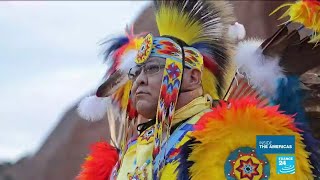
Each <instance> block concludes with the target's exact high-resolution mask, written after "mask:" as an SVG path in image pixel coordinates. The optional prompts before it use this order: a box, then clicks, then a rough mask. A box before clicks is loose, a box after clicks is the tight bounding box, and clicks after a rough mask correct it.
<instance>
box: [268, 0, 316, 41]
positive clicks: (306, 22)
mask: <svg viewBox="0 0 320 180" xmlns="http://www.w3.org/2000/svg"><path fill="white" fill-rule="evenodd" d="M284 7H288V9H287V11H286V12H285V13H284V14H283V15H282V16H281V17H280V18H279V19H282V18H285V17H288V16H289V20H288V21H287V22H296V23H300V24H302V25H303V26H304V27H306V28H309V29H311V30H313V31H314V35H313V37H312V38H311V40H310V42H311V43H315V42H319V41H320V34H319V33H320V1H319V0H300V1H297V2H295V3H285V4H283V5H281V6H279V7H278V8H277V9H275V10H274V11H273V12H272V13H271V14H274V13H275V12H277V11H279V10H280V9H282V8H284ZM287 22H286V23H287Z"/></svg>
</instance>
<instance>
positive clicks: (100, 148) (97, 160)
mask: <svg viewBox="0 0 320 180" xmlns="http://www.w3.org/2000/svg"><path fill="white" fill-rule="evenodd" d="M90 150H91V152H90V154H89V156H87V158H86V159H85V161H84V163H83V164H82V165H81V172H80V173H79V175H78V176H77V177H76V179H77V180H93V179H94V180H106V179H109V178H110V176H111V173H112V170H113V167H114V166H115V165H116V163H117V161H118V158H119V155H118V151H117V149H116V148H114V147H112V146H111V145H110V144H108V143H107V142H97V143H95V144H92V145H91V148H90Z"/></svg>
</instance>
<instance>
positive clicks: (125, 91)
mask: <svg viewBox="0 0 320 180" xmlns="http://www.w3.org/2000/svg"><path fill="white" fill-rule="evenodd" d="M131 87H132V81H128V82H127V83H126V84H125V85H124V86H123V95H122V98H121V109H123V110H125V109H126V108H127V105H128V101H129V95H130V90H131Z"/></svg>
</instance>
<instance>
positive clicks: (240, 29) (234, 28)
mask: <svg viewBox="0 0 320 180" xmlns="http://www.w3.org/2000/svg"><path fill="white" fill-rule="evenodd" d="M228 36H229V37H230V38H231V39H233V40H238V41H239V40H242V39H244V38H245V36H246V29H245V28H244V26H243V25H242V24H240V23H238V22H236V23H235V24H234V25H230V27H229V30H228Z"/></svg>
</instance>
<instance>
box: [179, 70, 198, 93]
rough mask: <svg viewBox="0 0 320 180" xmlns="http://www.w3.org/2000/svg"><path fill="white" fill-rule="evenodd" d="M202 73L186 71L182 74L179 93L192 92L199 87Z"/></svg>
mask: <svg viewBox="0 0 320 180" xmlns="http://www.w3.org/2000/svg"><path fill="white" fill-rule="evenodd" d="M201 77H202V73H201V71H199V70H198V69H186V70H185V71H184V73H183V80H182V87H181V91H182V92H185V91H193V90H195V89H198V88H199V87H200V86H201Z"/></svg>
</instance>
